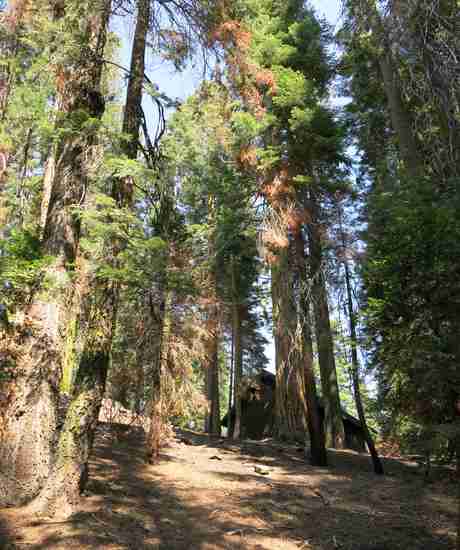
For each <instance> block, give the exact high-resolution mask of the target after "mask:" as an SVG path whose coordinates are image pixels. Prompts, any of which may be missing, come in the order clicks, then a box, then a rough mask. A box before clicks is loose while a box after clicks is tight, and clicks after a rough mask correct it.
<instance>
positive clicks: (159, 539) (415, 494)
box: [0, 426, 456, 550]
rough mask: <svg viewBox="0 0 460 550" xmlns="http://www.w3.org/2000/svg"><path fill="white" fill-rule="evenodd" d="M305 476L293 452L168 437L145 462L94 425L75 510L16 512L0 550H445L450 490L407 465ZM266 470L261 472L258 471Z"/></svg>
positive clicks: (348, 461)
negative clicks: (62, 518) (155, 458)
mask: <svg viewBox="0 0 460 550" xmlns="http://www.w3.org/2000/svg"><path fill="white" fill-rule="evenodd" d="M330 457H331V463H332V465H331V468H329V469H321V468H313V467H311V466H309V465H308V464H306V463H305V460H304V458H303V454H302V453H301V452H299V451H298V449H296V448H295V447H294V446H281V445H279V444H274V443H272V442H263V443H256V442H243V443H241V444H232V443H231V442H228V441H225V440H210V439H209V438H207V437H206V436H203V435H199V434H192V433H179V434H178V436H177V439H176V440H174V441H173V442H172V444H171V446H170V447H168V448H167V449H165V451H164V452H163V454H162V455H161V459H160V462H159V463H158V464H157V465H154V466H150V465H147V464H145V462H144V460H143V458H144V455H143V438H142V435H141V433H140V431H139V432H137V433H131V434H125V435H123V436H122V437H120V438H114V437H113V435H112V433H111V432H108V431H107V429H106V428H105V427H104V426H102V427H101V429H100V430H99V433H98V436H97V439H96V449H95V456H94V458H93V460H92V463H91V481H90V483H89V487H88V494H87V495H86V496H85V498H84V499H83V502H82V508H81V511H80V512H79V513H78V514H76V515H75V516H74V517H73V518H72V519H71V520H70V521H66V522H46V521H43V520H39V519H37V518H31V517H27V516H26V515H25V514H24V513H23V512H22V511H21V510H20V509H11V510H5V511H3V512H2V513H1V514H0V549H1V550H10V549H21V550H22V549H24V548H25V549H28V550H42V549H43V550H48V549H50V550H61V549H62V550H72V549H90V548H91V549H93V548H95V549H107V550H118V549H120V550H121V549H131V550H141V549H159V550H175V549H178V550H223V549H229V550H236V549H246V548H247V549H254V550H255V549H259V550H298V549H304V550H335V549H340V550H399V549H400V550H436V549H446V550H451V549H453V548H454V546H455V525H456V504H455V488H454V486H453V485H454V484H453V483H452V480H450V479H449V477H448V476H447V477H446V473H445V472H444V475H443V479H441V480H438V481H435V482H432V483H429V484H426V483H424V481H423V477H422V475H421V474H420V473H419V472H418V471H417V470H416V469H415V468H414V467H410V466H409V465H407V464H403V463H400V462H398V461H386V469H387V471H388V473H389V475H387V476H385V477H384V478H378V477H376V476H374V475H373V474H372V473H371V472H370V464H369V459H368V457H367V456H362V455H358V454H356V453H353V452H345V451H344V452H331V453H330ZM256 469H257V470H259V471H262V472H264V470H265V469H267V470H268V472H269V473H268V475H263V474H262V473H258V472H257V471H256Z"/></svg>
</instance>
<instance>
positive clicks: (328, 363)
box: [308, 193, 345, 449]
mask: <svg viewBox="0 0 460 550" xmlns="http://www.w3.org/2000/svg"><path fill="white" fill-rule="evenodd" d="M310 216H311V223H309V224H308V237H309V247H310V270H311V273H310V275H311V278H312V299H313V309H314V314H315V328H316V341H317V346H318V356H319V367H320V374H321V387H322V390H323V403H324V431H325V434H326V445H327V446H328V447H333V448H335V449H342V448H344V445H345V430H344V427H343V420H342V411H341V406H340V396H339V386H338V383H337V371H336V367H335V359H334V343H333V337H332V330H331V323H330V317H329V305H328V297H327V290H326V281H325V278H324V273H323V247H322V237H321V228H320V225H319V219H318V206H317V204H316V199H315V197H314V195H313V193H312V194H311V197H310Z"/></svg>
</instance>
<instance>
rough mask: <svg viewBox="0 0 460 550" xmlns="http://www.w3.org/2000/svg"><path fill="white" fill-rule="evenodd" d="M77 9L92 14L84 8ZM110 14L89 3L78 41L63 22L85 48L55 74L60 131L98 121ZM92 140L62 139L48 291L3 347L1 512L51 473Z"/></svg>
mask: <svg viewBox="0 0 460 550" xmlns="http://www.w3.org/2000/svg"><path fill="white" fill-rule="evenodd" d="M64 7H65V6H64ZM80 9H82V10H84V9H86V10H87V11H86V12H85V13H89V11H90V10H89V8H88V6H86V8H85V6H84V5H80ZM109 12H110V10H109V6H108V3H106V2H101V4H100V5H99V6H98V8H97V9H96V8H95V6H94V3H92V4H91V13H92V14H96V15H93V16H92V17H91V18H89V17H88V20H87V22H86V23H87V24H86V28H85V32H84V33H82V24H81V22H80V25H79V26H78V25H74V23H75V21H69V25H70V26H71V27H72V28H74V27H75V28H76V29H77V30H76V32H77V33H78V36H79V40H80V41H83V40H84V42H82V50H81V54H80V55H79V56H77V57H76V58H72V59H69V62H68V65H67V66H66V67H65V68H64V67H63V66H61V67H59V68H58V69H57V72H58V93H59V96H60V97H61V98H62V101H61V102H60V104H61V113H60V114H61V116H60V117H59V128H57V130H58V131H61V130H62V129H64V128H68V127H69V125H70V126H71V125H73V124H74V117H75V114H76V113H77V112H78V113H79V116H80V115H81V114H82V113H84V114H85V115H86V116H87V117H88V118H100V117H101V116H102V113H103V111H104V101H103V98H102V96H101V93H100V90H99V87H100V80H101V71H102V63H101V59H102V52H103V49H104V44H105V35H106V28H107V23H108V17H109ZM62 16H63V17H67V14H66V13H65V12H64V14H63V15H62ZM70 17H72V16H69V18H70ZM72 25H73V26H72ZM94 138H95V136H94V134H93V133H92V132H87V131H85V132H75V131H74V132H68V131H66V132H64V137H63V138H62V140H61V141H60V142H59V143H58V145H57V148H56V166H55V172H54V178H53V184H52V190H51V194H50V202H49V209H48V212H47V219H46V225H45V228H44V233H43V234H44V237H43V245H42V249H43V253H44V254H46V255H50V256H53V257H54V261H53V262H52V263H51V264H50V265H49V267H48V268H47V269H46V270H45V273H44V276H43V279H42V280H44V281H46V283H47V285H48V286H50V285H51V289H50V288H46V289H45V288H43V287H42V288H39V289H38V290H37V291H36V293H35V295H34V297H33V300H32V303H31V305H30V306H29V307H28V308H27V310H26V311H25V313H24V316H23V322H22V323H21V324H20V325H18V326H17V327H16V330H15V331H14V334H13V335H11V336H10V337H9V339H8V341H7V347H8V351H7V353H6V357H9V358H10V359H12V360H13V361H14V363H15V365H16V369H15V378H14V380H13V381H12V382H11V381H10V382H3V383H2V386H3V387H2V388H1V392H0V393H2V395H3V396H8V404H7V406H6V407H4V408H3V411H2V412H3V415H2V416H3V417H2V429H1V430H0V432H1V438H2V440H1V442H0V449H1V450H0V466H1V471H2V474H1V477H2V479H1V480H0V486H2V490H1V494H0V498H1V499H2V504H3V503H4V504H19V503H23V502H25V501H27V500H30V499H31V498H33V497H34V496H35V495H37V494H38V492H39V491H40V489H41V488H42V487H43V485H44V483H45V480H47V479H48V476H49V474H50V470H51V468H52V465H53V455H54V451H55V448H56V443H57V437H58V394H59V390H58V388H59V383H60V377H61V372H62V365H63V350H64V349H65V347H66V346H65V344H66V338H67V325H68V321H69V315H68V303H69V301H70V302H72V295H73V292H74V285H73V283H72V278H73V275H74V271H75V265H74V262H75V259H76V257H77V250H78V244H79V238H80V224H79V221H78V219H77V218H76V216H75V215H74V213H73V208H74V207H75V206H76V205H79V204H81V203H82V201H83V200H84V197H85V192H86V188H87V186H88V182H89V174H88V158H90V157H91V151H92V147H93V143H94ZM18 344H19V345H20V346H21V347H22V352H21V354H19V355H18V354H17V352H15V349H16V347H17V345H18ZM3 477H4V478H5V479H3Z"/></svg>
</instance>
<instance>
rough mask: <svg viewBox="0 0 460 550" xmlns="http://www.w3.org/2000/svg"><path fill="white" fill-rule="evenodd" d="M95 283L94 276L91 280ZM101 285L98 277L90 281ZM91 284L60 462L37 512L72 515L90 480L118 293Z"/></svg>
mask: <svg viewBox="0 0 460 550" xmlns="http://www.w3.org/2000/svg"><path fill="white" fill-rule="evenodd" d="M87 280H88V281H90V278H89V277H88V279H87ZM91 282H92V283H95V284H96V285H97V283H96V281H91ZM95 284H91V285H89V286H88V287H87V289H86V294H85V296H84V297H83V300H82V304H84V307H85V309H84V311H83V312H82V313H81V314H80V319H79V323H80V330H81V333H82V334H81V335H80V337H81V342H82V346H83V347H82V350H81V352H80V353H79V355H78V368H77V371H76V377H75V382H74V384H73V389H72V395H71V400H70V404H69V407H68V409H67V413H66V416H65V421H64V425H63V428H62V430H61V433H60V436H59V442H58V445H57V454H56V460H55V463H54V465H53V468H52V471H51V474H50V476H49V477H48V479H47V482H46V484H45V486H44V488H43V489H42V490H41V491H40V494H39V496H38V497H37V499H35V501H33V502H32V503H31V505H30V509H31V510H32V511H34V512H38V513H41V514H47V515H53V516H54V515H56V516H62V517H67V516H68V515H70V514H71V513H72V512H74V511H75V508H76V506H77V505H78V503H79V499H80V495H81V492H82V491H83V490H84V488H85V484H86V481H87V478H88V459H89V455H90V452H91V449H92V444H93V439H94V432H95V429H96V426H97V421H98V417H99V409H100V406H101V403H102V398H103V396H104V391H105V382H106V378H107V371H108V367H109V362H110V347H111V344H112V336H113V328H114V310H115V308H116V291H115V289H114V288H113V287H109V288H107V287H102V288H101V287H99V288H98V287H97V286H95Z"/></svg>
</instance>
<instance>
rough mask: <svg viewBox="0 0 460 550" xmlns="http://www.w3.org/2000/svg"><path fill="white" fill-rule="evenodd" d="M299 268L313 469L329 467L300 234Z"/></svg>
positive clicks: (301, 332) (297, 240)
mask: <svg viewBox="0 0 460 550" xmlns="http://www.w3.org/2000/svg"><path fill="white" fill-rule="evenodd" d="M295 245H296V254H297V268H298V274H299V275H298V276H299V297H300V299H299V323H300V327H301V330H300V334H301V337H302V361H303V365H304V378H305V399H306V403H307V421H308V432H309V435H310V455H311V464H312V465H313V466H327V451H326V441H325V437H324V427H323V421H322V419H321V414H320V410H319V402H318V395H317V391H316V380H315V373H314V370H313V343H312V337H311V316H310V302H309V299H308V286H309V281H308V279H307V270H306V258H305V241H304V238H303V235H302V233H301V231H299V232H298V233H297V234H296V236H295Z"/></svg>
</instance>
